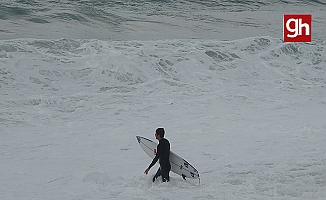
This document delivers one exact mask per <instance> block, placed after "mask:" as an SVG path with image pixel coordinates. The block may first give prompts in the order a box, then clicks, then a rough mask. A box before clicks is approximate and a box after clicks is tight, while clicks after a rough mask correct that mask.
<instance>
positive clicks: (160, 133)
mask: <svg viewBox="0 0 326 200" xmlns="http://www.w3.org/2000/svg"><path fill="white" fill-rule="evenodd" d="M164 133H165V131H164V128H158V129H156V133H155V137H156V139H157V140H158V141H159V144H158V145H157V151H156V155H155V157H154V159H153V161H152V162H151V164H150V165H149V167H148V168H147V169H146V170H145V172H144V173H145V174H148V172H149V170H150V169H151V167H153V166H154V165H155V163H156V162H157V161H158V160H159V163H160V168H159V169H158V170H157V172H156V174H155V176H154V177H153V182H154V181H155V179H157V177H159V176H162V181H163V182H166V181H170V176H169V173H170V170H171V164H170V142H169V141H168V140H167V139H165V138H164Z"/></svg>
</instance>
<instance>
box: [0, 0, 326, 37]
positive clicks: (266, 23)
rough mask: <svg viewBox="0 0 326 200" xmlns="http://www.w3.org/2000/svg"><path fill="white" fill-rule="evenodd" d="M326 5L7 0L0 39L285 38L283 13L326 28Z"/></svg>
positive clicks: (314, 1)
mask: <svg viewBox="0 0 326 200" xmlns="http://www.w3.org/2000/svg"><path fill="white" fill-rule="evenodd" d="M325 8H326V2H323V1H318V0H310V1H293V0H292V1H285V0H273V1H267V0H265V1H255V0H245V1H243V0H233V1H229V0H227V1H226V0H215V1H208V0H177V1H172V0H151V1H150V0H147V1H145V0H136V1H135V0H120V1H119V0H77V1H76V0H63V1H40V0H17V1H9V0H5V1H1V2H0V39H13V38H26V37H32V38H50V39H51V38H62V37H63V38H96V39H118V40H130V39H143V40H146V39H174V38H175V39H180V38H187V39H188V38H201V39H223V40H225V39H239V38H246V37H250V36H257V35H269V36H272V37H277V38H280V37H281V34H282V33H280V32H282V15H283V14H284V13H311V14H313V16H314V21H315V25H316V27H314V28H315V29H316V31H317V32H323V31H324V28H323V26H325V10H326V9H325ZM248 27H249V28H251V29H248ZM239 31H240V32H242V33H241V34H240V33H238V34H236V32H239ZM316 31H315V32H316ZM230 32H232V34H231V35H230V34H229V33H230ZM248 32H250V33H248ZM163 33H166V34H163ZM144 34H145V35H144ZM316 36H318V37H320V34H316Z"/></svg>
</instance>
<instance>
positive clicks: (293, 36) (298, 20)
mask: <svg viewBox="0 0 326 200" xmlns="http://www.w3.org/2000/svg"><path fill="white" fill-rule="evenodd" d="M311 36H312V15H311V14H285V15H284V16H283V40H284V42H311V40H312V39H311V38H312V37H311Z"/></svg>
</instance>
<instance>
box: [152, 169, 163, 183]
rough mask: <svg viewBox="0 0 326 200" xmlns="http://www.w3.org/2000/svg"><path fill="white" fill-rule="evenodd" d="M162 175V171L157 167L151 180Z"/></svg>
mask: <svg viewBox="0 0 326 200" xmlns="http://www.w3.org/2000/svg"><path fill="white" fill-rule="evenodd" d="M161 175H162V171H161V168H158V170H157V172H156V174H155V175H154V177H153V182H154V181H155V179H157V177H159V176H161Z"/></svg>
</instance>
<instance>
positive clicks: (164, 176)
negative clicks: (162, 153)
mask: <svg viewBox="0 0 326 200" xmlns="http://www.w3.org/2000/svg"><path fill="white" fill-rule="evenodd" d="M170 170H171V166H164V167H162V181H163V182H166V181H167V182H169V181H170V175H169V174H170Z"/></svg>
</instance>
